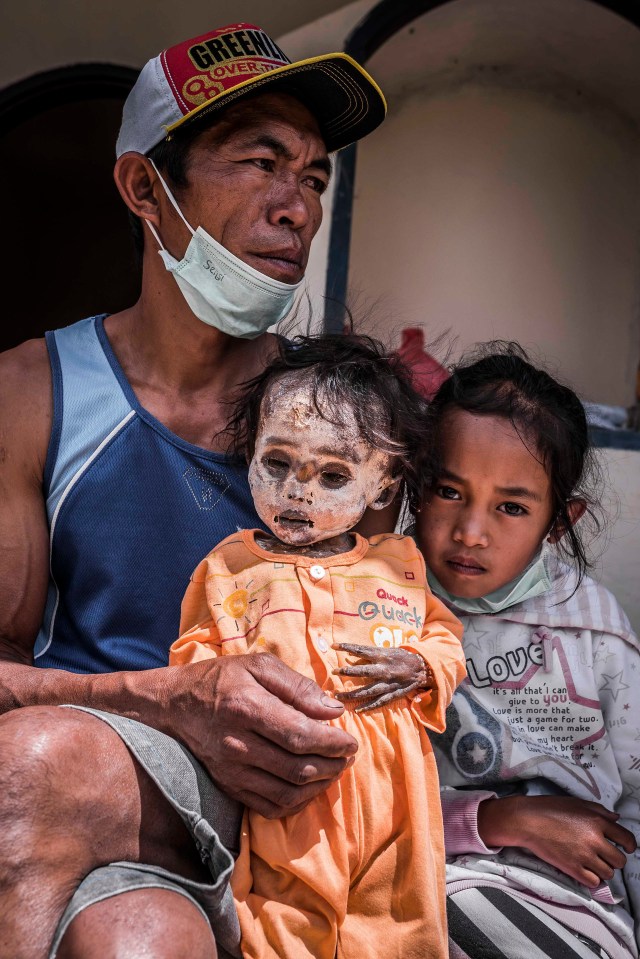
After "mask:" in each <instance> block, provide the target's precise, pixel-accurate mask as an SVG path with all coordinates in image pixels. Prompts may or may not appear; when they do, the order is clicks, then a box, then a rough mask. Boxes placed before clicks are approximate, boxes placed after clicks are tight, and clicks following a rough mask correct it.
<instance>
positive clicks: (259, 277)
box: [145, 161, 303, 339]
mask: <svg viewBox="0 0 640 959" xmlns="http://www.w3.org/2000/svg"><path fill="white" fill-rule="evenodd" d="M152 162H153V161H152ZM153 168H154V170H155V171H156V173H157V174H158V177H159V179H160V182H161V183H162V186H163V187H164V190H165V193H166V194H167V196H168V197H169V199H170V201H171V203H172V204H173V206H174V207H175V209H176V211H177V213H178V215H179V217H180V219H181V220H182V222H183V223H184V224H185V226H186V227H187V229H188V230H189V232H190V233H191V240H190V242H189V246H188V247H187V249H186V252H185V254H184V256H183V258H182V259H181V260H180V261H179V262H178V260H176V259H175V257H173V256H171V254H170V253H169V251H168V250H166V249H165V247H164V246H163V244H162V240H161V239H160V237H159V236H158V233H157V231H156V230H155V228H154V226H153V224H152V223H150V222H149V221H148V220H145V222H146V224H147V226H148V227H149V229H150V230H151V232H152V233H153V235H154V237H155V238H156V240H157V242H158V246H159V247H160V249H159V250H158V253H159V254H160V256H161V257H162V260H163V263H164V265H165V267H166V268H167V270H168V271H169V272H170V273H173V276H174V279H175V281H176V283H177V284H178V286H179V287H180V291H181V293H182V295H183V296H184V298H185V300H186V301H187V303H188V305H189V308H190V309H191V310H192V312H193V313H195V315H196V316H197V317H198V319H199V320H202V322H203V323H206V324H207V325H208V326H215V328H216V329H218V330H221V331H222V332H223V333H228V334H229V336H238V337H242V338H245V339H254V337H256V336H260V334H261V333H264V332H265V330H267V329H268V328H269V327H270V326H273V325H274V324H275V323H279V322H280V320H282V319H284V317H285V316H286V315H287V313H288V312H289V311H290V309H291V307H292V306H293V301H294V299H295V296H296V293H297V291H298V290H299V288H300V286H301V285H302V282H303V281H302V280H301V281H300V282H299V283H281V282H280V281H279V280H272V279H271V278H270V277H268V276H265V275H264V274H263V273H259V272H258V271H257V270H254V269H253V268H252V267H250V266H249V265H248V264H247V263H243V261H242V260H239V259H238V257H237V256H234V255H233V253H230V252H229V250H226V249H225V248H224V247H223V246H221V245H220V244H219V243H218V242H217V240H214V238H213V237H212V236H209V234H208V233H206V232H205V230H203V229H202V227H201V226H199V227H198V229H197V230H194V229H193V228H192V227H191V226H190V224H189V223H187V221H186V220H185V218H184V216H183V214H182V211H181V209H180V207H179V206H178V204H177V202H176V200H175V198H174V196H173V195H172V193H171V191H170V190H169V187H168V186H167V184H166V183H165V181H164V180H163V178H162V176H161V175H160V173H159V172H158V170H157V168H156V166H155V164H154V165H153Z"/></svg>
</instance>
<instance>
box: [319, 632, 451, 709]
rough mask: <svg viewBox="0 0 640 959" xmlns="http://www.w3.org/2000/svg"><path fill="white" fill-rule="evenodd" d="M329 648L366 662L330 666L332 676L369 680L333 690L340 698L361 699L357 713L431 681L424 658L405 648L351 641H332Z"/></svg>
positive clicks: (343, 699)
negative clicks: (367, 663) (357, 684)
mask: <svg viewBox="0 0 640 959" xmlns="http://www.w3.org/2000/svg"><path fill="white" fill-rule="evenodd" d="M333 648H334V649H341V650H342V651H343V652H345V653H353V654H354V655H355V656H359V657H360V659H365V660H368V662H369V663H370V665H362V666H343V667H342V669H334V670H333V673H334V675H336V676H359V677H360V678H361V679H368V680H370V682H369V683H368V684H367V685H366V686H359V687H358V688H357V689H352V690H349V692H346V693H336V697H337V698H338V699H340V700H341V701H342V702H356V703H362V705H360V706H358V707H357V708H356V712H357V713H362V712H364V711H365V710H368V709H377V707H378V706H384V705H386V703H391V702H393V700H394V699H402V697H403V696H407V695H408V694H409V693H412V692H413V691H414V690H416V689H428V688H429V687H430V686H431V685H432V683H431V681H430V676H429V672H430V671H429V669H428V666H427V664H426V663H425V661H424V659H423V658H422V656H420V655H419V654H417V653H412V652H410V651H409V650H408V649H389V648H385V649H379V648H378V647H377V646H358V645H356V644H355V643H336V644H335V645H334V647H333Z"/></svg>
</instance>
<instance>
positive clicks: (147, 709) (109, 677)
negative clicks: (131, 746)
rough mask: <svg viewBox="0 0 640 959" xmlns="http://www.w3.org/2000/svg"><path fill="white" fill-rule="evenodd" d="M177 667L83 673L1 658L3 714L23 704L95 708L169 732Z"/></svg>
mask: <svg viewBox="0 0 640 959" xmlns="http://www.w3.org/2000/svg"><path fill="white" fill-rule="evenodd" d="M173 674H174V670H173V669H169V668H167V669H149V670H144V671H139V672H137V671H131V672H118V673H98V674H89V675H86V674H80V673H70V672H66V671H65V670H62V669H40V668H37V667H35V666H28V665H24V664H22V663H16V662H10V661H7V660H3V661H0V713H5V712H8V711H9V710H11V709H18V708H20V707H23V706H59V705H62V704H67V703H68V704H72V705H75V706H91V707H92V708H94V709H104V710H106V711H107V712H112V713H119V714H120V715H122V716H128V717H130V718H131V719H137V720H140V721H141V722H144V723H146V724H147V725H149V726H155V727H156V728H157V729H162V730H163V731H167V730H168V729H169V727H170V721H169V719H170V717H169V710H167V704H168V702H169V699H170V690H169V685H170V678H171V677H172V676H173Z"/></svg>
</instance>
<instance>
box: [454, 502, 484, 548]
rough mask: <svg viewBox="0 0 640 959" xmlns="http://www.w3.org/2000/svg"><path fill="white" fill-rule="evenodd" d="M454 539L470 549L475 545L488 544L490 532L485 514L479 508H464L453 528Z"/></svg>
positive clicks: (482, 545)
mask: <svg viewBox="0 0 640 959" xmlns="http://www.w3.org/2000/svg"><path fill="white" fill-rule="evenodd" d="M453 539H454V541H455V542H456V543H462V545H463V546H466V547H467V548H468V549H472V548H473V547H474V546H479V547H485V546H488V545H489V534H488V531H487V525H486V522H485V521H484V517H483V514H482V513H481V512H480V511H479V510H473V509H466V510H463V511H462V512H461V513H460V514H459V516H458V518H457V521H456V524H455V527H454V530H453Z"/></svg>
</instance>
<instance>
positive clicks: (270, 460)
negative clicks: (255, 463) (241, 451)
mask: <svg viewBox="0 0 640 959" xmlns="http://www.w3.org/2000/svg"><path fill="white" fill-rule="evenodd" d="M262 462H263V463H264V465H265V466H266V467H267V469H268V470H269V472H270V473H273V475H274V476H284V474H285V473H286V472H287V470H288V469H289V464H288V463H287V462H286V460H280V459H278V457H277V456H265V458H264V460H263V461H262Z"/></svg>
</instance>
